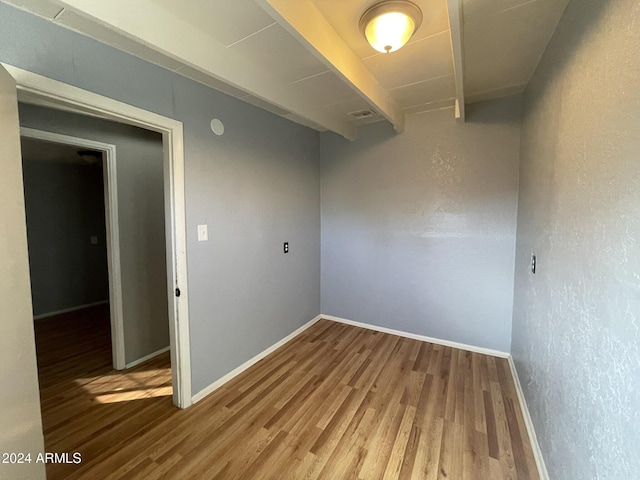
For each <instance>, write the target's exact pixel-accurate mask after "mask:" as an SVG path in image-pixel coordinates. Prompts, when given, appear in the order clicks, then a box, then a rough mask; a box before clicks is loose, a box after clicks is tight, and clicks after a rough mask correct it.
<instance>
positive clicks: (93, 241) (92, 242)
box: [90, 235, 98, 245]
mask: <svg viewBox="0 0 640 480" xmlns="http://www.w3.org/2000/svg"><path fill="white" fill-rule="evenodd" d="M90 240H91V245H97V244H98V237H97V236H96V235H91V237H90Z"/></svg>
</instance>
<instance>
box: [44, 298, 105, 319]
mask: <svg viewBox="0 0 640 480" xmlns="http://www.w3.org/2000/svg"><path fill="white" fill-rule="evenodd" d="M107 303H109V300H101V301H100V302H93V303H87V304H85V305H78V306H76V307H69V308H63V309H62V310H56V311H55V312H48V313H41V314H40V315H34V316H33V319H34V320H41V319H43V318H49V317H55V316H56V315H62V314H63V313H69V312H75V311H76V310H83V309H85V308H89V307H97V306H98V305H105V304H107Z"/></svg>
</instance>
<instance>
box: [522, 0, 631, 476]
mask: <svg viewBox="0 0 640 480" xmlns="http://www.w3.org/2000/svg"><path fill="white" fill-rule="evenodd" d="M639 26H640V3H638V2H637V1H636V0H615V1H601V0H581V1H576V0H574V1H572V2H571V3H570V4H569V6H568V8H567V10H566V11H565V13H564V16H563V18H562V20H561V22H560V24H559V26H558V29H557V31H556V33H555V35H554V37H553V39H552V40H551V42H550V44H549V46H548V48H547V50H546V53H545V54H544V56H543V58H542V61H541V62H540V64H539V66H538V69H537V71H536V73H535V75H534V78H533V80H532V82H531V84H530V85H529V87H528V88H527V91H526V99H525V116H524V126H523V137H522V150H521V171H520V200H519V210H518V243H517V257H516V288H515V308H514V321H513V356H514V359H515V363H516V366H517V370H518V373H519V375H520V379H521V381H522V385H523V389H524V393H525V396H526V399H527V403H528V406H529V410H530V412H531V415H532V417H533V422H534V424H535V430H536V433H537V436H538V439H539V441H540V445H541V448H542V451H543V454H544V458H545V461H546V464H547V468H548V470H549V474H550V476H551V478H563V479H576V480H577V479H580V480H582V479H586V478H598V479H616V480H621V479H625V480H626V479H633V478H638V472H640V455H638V425H639V424H640V417H639V411H640V410H639V408H638V406H639V404H638V398H640V356H639V355H638V346H639V345H640V237H639V236H638V232H640V208H639V205H640V183H639V180H638V179H640V115H639V114H638V112H640V88H638V86H639V85H640V35H639V34H638V28H639ZM532 252H535V254H536V255H537V260H538V267H537V271H536V274H535V275H533V274H531V273H530V272H529V269H528V266H529V262H530V255H531V253H532Z"/></svg>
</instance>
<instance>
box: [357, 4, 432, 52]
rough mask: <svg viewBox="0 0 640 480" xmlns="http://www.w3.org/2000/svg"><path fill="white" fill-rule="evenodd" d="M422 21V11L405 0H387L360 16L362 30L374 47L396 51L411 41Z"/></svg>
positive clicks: (380, 49) (385, 50)
mask: <svg viewBox="0 0 640 480" xmlns="http://www.w3.org/2000/svg"><path fill="white" fill-rule="evenodd" d="M421 23H422V11H420V9H419V8H418V6H417V5H415V4H413V3H411V2H408V1H404V0H387V1H384V2H381V3H377V4H376V5H373V6H372V7H371V8H369V9H368V10H367V11H366V12H364V14H363V15H362V18H360V31H362V33H363V34H364V36H365V37H366V39H367V41H368V42H369V43H370V44H371V46H372V47H373V48H375V49H376V50H377V51H379V52H382V53H390V52H395V51H396V50H398V49H399V48H402V46H403V45H404V44H405V43H407V42H408V41H409V39H410V38H411V36H412V35H413V34H414V33H415V32H416V30H418V28H419V27H420V24H421Z"/></svg>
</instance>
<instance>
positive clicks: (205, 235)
mask: <svg viewBox="0 0 640 480" xmlns="http://www.w3.org/2000/svg"><path fill="white" fill-rule="evenodd" d="M207 240H209V232H208V231H207V226H206V225H198V241H199V242H206V241H207Z"/></svg>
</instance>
